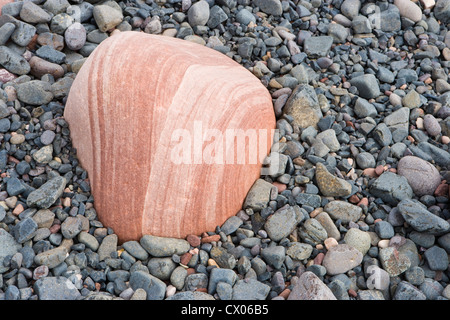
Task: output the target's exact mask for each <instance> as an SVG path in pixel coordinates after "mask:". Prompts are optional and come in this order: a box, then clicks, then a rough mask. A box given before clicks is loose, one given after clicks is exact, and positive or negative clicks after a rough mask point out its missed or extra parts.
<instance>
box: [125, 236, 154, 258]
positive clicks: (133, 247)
mask: <svg viewBox="0 0 450 320" xmlns="http://www.w3.org/2000/svg"><path fill="white" fill-rule="evenodd" d="M122 246H123V248H124V249H125V250H127V252H128V253H129V254H131V255H132V256H133V257H135V258H136V259H139V260H147V259H148V253H147V251H145V249H144V248H143V247H142V246H141V245H140V244H139V242H137V241H134V240H131V241H126V242H124V243H122Z"/></svg>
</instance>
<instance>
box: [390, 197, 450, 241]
mask: <svg viewBox="0 0 450 320" xmlns="http://www.w3.org/2000/svg"><path fill="white" fill-rule="evenodd" d="M397 208H398V210H399V211H400V213H401V215H402V216H403V218H404V219H405V221H406V222H407V223H408V224H409V225H410V226H411V227H412V228H413V229H414V230H416V231H418V232H427V233H430V234H433V235H437V234H440V233H442V232H446V231H448V230H449V229H450V224H449V223H448V222H447V221H445V220H444V219H442V218H440V217H438V216H437V215H435V214H433V213H431V212H430V211H428V210H427V208H426V207H425V206H424V205H423V204H422V203H420V202H419V201H417V200H410V199H406V200H402V201H401V202H400V203H399V204H398V206H397Z"/></svg>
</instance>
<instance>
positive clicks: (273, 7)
mask: <svg viewBox="0 0 450 320" xmlns="http://www.w3.org/2000/svg"><path fill="white" fill-rule="evenodd" d="M253 3H254V4H255V5H256V6H258V7H259V9H260V10H261V11H262V12H264V13H267V14H271V15H274V16H281V14H282V13H283V8H282V6H281V2H280V0H255V1H254V2H253Z"/></svg>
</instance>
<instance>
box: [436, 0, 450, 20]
mask: <svg viewBox="0 0 450 320" xmlns="http://www.w3.org/2000/svg"><path fill="white" fill-rule="evenodd" d="M433 13H434V16H435V18H436V19H438V20H440V21H441V22H442V23H445V24H447V23H449V22H450V3H449V1H448V0H437V1H436V5H435V7H434V10H433Z"/></svg>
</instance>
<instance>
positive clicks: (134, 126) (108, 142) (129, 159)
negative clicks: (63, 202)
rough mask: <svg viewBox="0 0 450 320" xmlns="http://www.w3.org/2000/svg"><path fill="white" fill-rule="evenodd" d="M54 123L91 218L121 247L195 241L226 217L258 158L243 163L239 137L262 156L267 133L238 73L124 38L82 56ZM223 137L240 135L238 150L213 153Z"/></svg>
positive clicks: (155, 43) (259, 100) (192, 53)
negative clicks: (82, 179)
mask: <svg viewBox="0 0 450 320" xmlns="http://www.w3.org/2000/svg"><path fill="white" fill-rule="evenodd" d="M64 116H65V118H66V120H67V122H68V123H69V126H70V131H71V137H72V142H73V145H74V147H75V148H76V149H77V155H78V158H79V160H80V162H81V164H82V166H83V167H84V168H85V169H86V170H87V172H88V174H89V181H90V184H91V188H92V193H93V195H94V199H95V202H94V205H95V209H96V211H97V213H98V216H99V218H100V220H101V221H102V222H103V224H104V225H105V226H108V227H112V228H113V229H114V231H115V233H116V234H117V235H118V236H119V239H120V241H122V242H123V241H127V240H130V239H134V240H136V239H138V238H139V237H141V236H142V235H144V234H151V235H155V236H164V237H175V238H184V237H186V236H187V235H189V234H197V235H200V234H201V233H202V232H206V231H213V230H214V229H215V227H216V226H218V225H221V224H222V223H224V222H225V220H226V219H227V218H229V217H230V216H233V215H235V214H236V213H237V212H238V211H239V210H240V209H241V207H242V204H243V201H244V199H245V197H246V195H247V192H248V191H249V189H250V188H251V186H252V185H253V183H254V182H255V180H256V179H257V178H258V177H259V175H260V169H261V166H262V164H261V163H262V159H263V158H264V157H263V156H261V158H259V157H258V159H257V161H253V160H250V158H249V156H251V155H253V154H254V153H255V152H253V151H252V152H250V154H249V151H248V150H249V149H248V147H253V148H254V147H256V144H257V143H256V140H252V139H251V138H249V137H251V136H252V135H251V133H256V134H258V138H259V140H258V141H259V143H261V145H260V146H259V148H258V152H259V153H260V154H263V155H267V153H268V151H269V149H270V146H271V143H270V142H271V139H272V134H273V129H274V128H275V115H274V112H273V105H272V100H271V97H270V94H269V92H268V91H267V89H266V88H265V87H264V86H263V85H262V84H261V83H260V81H259V80H258V79H257V78H255V77H254V76H253V75H252V74H251V73H250V72H249V71H248V70H246V69H245V68H243V67H242V66H240V65H239V64H237V63H236V62H234V61H233V60H231V59H230V58H228V57H226V56H225V55H223V54H221V53H218V52H216V51H215V50H212V49H209V48H207V47H204V46H201V45H198V44H195V43H192V42H189V41H184V40H180V39H175V38H169V37H165V36H156V35H149V34H144V33H139V32H132V31H131V32H123V33H119V34H117V35H114V36H112V37H110V38H109V39H107V40H105V41H104V42H102V43H101V45H99V46H98V47H97V49H96V50H95V51H94V52H93V53H92V54H91V55H90V57H89V58H88V59H87V60H86V62H85V63H84V65H83V67H82V68H81V70H80V72H79V73H78V75H77V77H76V79H75V81H74V83H73V85H72V88H71V91H70V93H69V96H68V100H67V104H66V107H65V113H64ZM227 129H228V131H226V130H227ZM231 129H241V130H242V131H241V135H240V137H242V133H247V134H248V136H247V138H248V140H247V141H250V142H248V143H247V148H245V151H243V152H239V150H242V149H240V147H239V146H238V145H236V146H235V148H233V149H234V150H232V148H228V149H224V148H219V147H217V146H218V145H219V142H220V141H223V142H224V146H225V145H226V142H225V140H226V139H225V138H224V137H225V136H226V134H227V133H226V132H229V133H230V132H232V131H231ZM260 129H261V130H260ZM208 130H209V132H207V131H208ZM247 130H248V131H247ZM259 130H260V131H259ZM235 132H236V131H235ZM263 133H268V134H267V137H264V134H263ZM202 137H203V139H205V140H204V143H202ZM244 138H245V137H244ZM226 141H230V140H226ZM231 141H232V140H231ZM252 141H253V142H252ZM215 147H217V148H215ZM212 150H215V151H214V152H212ZM220 150H222V151H223V155H221V151H220ZM209 154H210V155H211V156H212V158H211V157H208V155H209ZM241 156H245V161H243V162H244V164H240V163H239V161H238V159H237V158H239V157H241ZM233 158H234V159H233ZM227 159H228V160H227ZM241 160H242V158H241Z"/></svg>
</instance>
